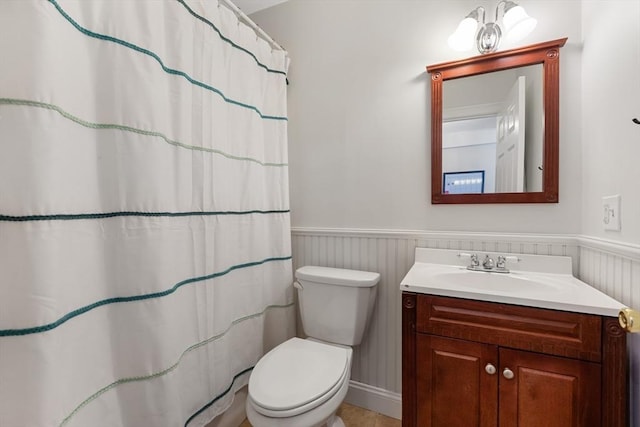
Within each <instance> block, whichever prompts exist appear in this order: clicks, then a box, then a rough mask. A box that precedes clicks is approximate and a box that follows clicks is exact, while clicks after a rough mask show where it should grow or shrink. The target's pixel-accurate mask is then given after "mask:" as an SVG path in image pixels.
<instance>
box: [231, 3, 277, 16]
mask: <svg viewBox="0 0 640 427" xmlns="http://www.w3.org/2000/svg"><path fill="white" fill-rule="evenodd" d="M231 1H232V2H233V4H235V5H236V6H238V7H239V8H240V10H242V11H243V12H244V13H245V14H247V15H250V14H252V13H254V12H257V11H259V10H262V9H266V8H269V7H271V6H275V5H277V4H279V3H284V2H285V1H287V0H231Z"/></svg>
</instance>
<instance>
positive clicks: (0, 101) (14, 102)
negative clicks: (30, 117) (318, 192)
mask: <svg viewBox="0 0 640 427" xmlns="http://www.w3.org/2000/svg"><path fill="white" fill-rule="evenodd" d="M0 105H8V106H24V107H35V108H42V109H46V110H51V111H55V112H57V113H58V114H60V115H61V116H62V117H64V118H65V119H68V120H71V121H72V122H74V123H77V124H79V125H81V126H84V127H87V128H91V129H116V130H121V131H123V132H131V133H134V134H139V135H146V136H150V137H157V138H161V139H162V140H163V141H165V142H166V143H167V144H169V145H173V146H176V147H180V148H185V149H188V150H194V151H203V152H208V153H213V154H219V155H221V156H224V157H226V158H228V159H232V160H243V161H248V162H253V163H257V164H259V165H262V166H274V167H283V166H287V163H275V162H265V161H262V160H259V159H255V158H252V157H242V156H235V155H233V154H230V153H227V152H225V151H222V150H216V149H215V148H207V147H201V146H197V145H190V144H185V143H183V142H180V141H178V140H176V139H171V138H169V137H168V136H166V135H164V134H163V133H161V132H157V131H152V130H145V129H139V128H134V127H132V126H126V125H122V124H116V123H96V122H90V121H88V120H84V119H81V118H79V117H76V116H74V115H73V114H71V113H69V112H67V111H65V110H63V109H62V108H61V107H59V106H57V105H53V104H48V103H46V102H39V101H34V100H29V99H13V98H0Z"/></svg>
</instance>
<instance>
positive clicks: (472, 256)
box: [458, 252, 480, 267]
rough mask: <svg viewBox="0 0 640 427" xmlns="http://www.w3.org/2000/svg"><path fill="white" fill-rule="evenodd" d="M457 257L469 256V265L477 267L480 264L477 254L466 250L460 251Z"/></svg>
mask: <svg viewBox="0 0 640 427" xmlns="http://www.w3.org/2000/svg"><path fill="white" fill-rule="evenodd" d="M458 257H459V258H469V259H470V260H471V265H470V266H471V267H477V266H479V265H480V261H478V254H470V253H468V252H460V253H459V254H458Z"/></svg>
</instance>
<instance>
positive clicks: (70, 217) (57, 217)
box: [0, 209, 290, 222]
mask: <svg viewBox="0 0 640 427" xmlns="http://www.w3.org/2000/svg"><path fill="white" fill-rule="evenodd" d="M289 212H290V210H289V209H273V210H264V211H261V210H251V211H218V212H98V213H86V214H48V215H23V216H11V215H2V214H0V221H9V222H28V221H74V220H84V219H103V218H116V217H123V216H139V217H185V216H224V215H255V214H259V215H271V214H285V213H289Z"/></svg>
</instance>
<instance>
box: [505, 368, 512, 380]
mask: <svg viewBox="0 0 640 427" xmlns="http://www.w3.org/2000/svg"><path fill="white" fill-rule="evenodd" d="M502 375H504V377H505V378H506V379H508V380H512V379H513V377H514V376H515V375H514V374H513V371H512V370H511V369H509V368H504V371H502Z"/></svg>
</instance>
